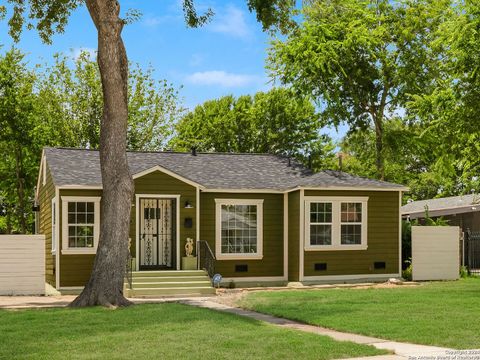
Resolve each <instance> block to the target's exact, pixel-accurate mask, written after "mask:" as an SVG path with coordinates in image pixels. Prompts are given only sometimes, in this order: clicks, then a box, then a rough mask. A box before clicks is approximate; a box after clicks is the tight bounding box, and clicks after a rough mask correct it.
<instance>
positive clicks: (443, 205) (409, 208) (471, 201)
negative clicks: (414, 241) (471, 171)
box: [401, 194, 480, 215]
mask: <svg viewBox="0 0 480 360" xmlns="http://www.w3.org/2000/svg"><path fill="white" fill-rule="evenodd" d="M474 205H480V194H468V195H460V196H450V197H445V198H438V199H429V200H419V201H412V202H410V203H408V204H406V205H404V206H402V208H401V212H402V214H403V215H409V214H415V213H421V214H422V215H423V214H424V213H425V206H428V210H429V211H430V212H434V211H439V210H447V209H450V210H451V213H452V214H454V213H456V209H462V208H466V207H472V206H474Z"/></svg>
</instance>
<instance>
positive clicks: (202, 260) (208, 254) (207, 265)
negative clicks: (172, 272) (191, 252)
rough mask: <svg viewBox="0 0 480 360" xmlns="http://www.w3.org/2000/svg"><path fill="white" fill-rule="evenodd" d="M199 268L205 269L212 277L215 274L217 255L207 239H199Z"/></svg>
mask: <svg viewBox="0 0 480 360" xmlns="http://www.w3.org/2000/svg"><path fill="white" fill-rule="evenodd" d="M197 261H198V264H197V265H198V269H199V270H205V271H206V272H207V273H208V276H210V278H212V277H213V275H214V274H215V261H216V258H215V255H214V254H213V251H212V249H211V248H210V245H209V244H208V242H206V241H205V240H199V241H197Z"/></svg>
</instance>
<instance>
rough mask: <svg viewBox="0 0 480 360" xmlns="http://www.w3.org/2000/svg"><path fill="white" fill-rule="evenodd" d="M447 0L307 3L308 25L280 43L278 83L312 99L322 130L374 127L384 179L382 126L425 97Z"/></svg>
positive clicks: (276, 45) (274, 59)
mask: <svg viewBox="0 0 480 360" xmlns="http://www.w3.org/2000/svg"><path fill="white" fill-rule="evenodd" d="M450 5H451V4H450V1H449V0H441V1H432V0H412V1H391V0H328V1H310V2H309V6H306V7H305V8H304V10H303V13H302V14H303V22H302V23H301V24H300V25H299V27H298V28H293V29H292V30H291V31H290V32H289V33H288V37H287V38H286V39H285V40H284V39H278V40H275V41H274V42H273V44H272V47H271V49H270V53H269V58H268V67H269V69H270V71H271V74H272V76H273V77H275V78H278V79H280V81H281V82H282V83H284V84H291V85H292V86H293V88H294V89H295V90H296V91H298V92H300V93H303V94H309V95H312V96H313V97H314V98H315V99H316V101H317V103H318V106H319V108H320V109H321V115H322V120H323V123H324V124H331V125H335V126H337V125H338V124H340V123H342V122H346V123H348V124H349V125H350V129H351V131H356V130H357V129H366V128H368V127H369V126H373V127H374V129H375V149H376V160H375V162H376V163H375V166H376V172H377V176H378V177H379V178H384V172H385V169H384V154H383V148H384V129H383V128H384V121H385V119H388V118H391V117H393V116H398V113H399V111H400V110H401V109H405V106H406V103H407V102H408V100H410V99H411V96H412V94H418V93H425V92H428V91H429V89H430V88H431V87H432V79H434V78H435V77H436V74H437V73H438V72H437V70H436V69H437V62H438V61H439V60H440V59H439V56H438V54H436V53H432V51H431V47H430V44H431V42H432V41H434V40H435V38H434V36H437V35H438V33H437V31H436V30H437V29H438V27H439V26H440V25H441V24H442V23H443V21H444V19H445V18H446V17H448V15H449V13H450V12H451V10H450Z"/></svg>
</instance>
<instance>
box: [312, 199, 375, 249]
mask: <svg viewBox="0 0 480 360" xmlns="http://www.w3.org/2000/svg"><path fill="white" fill-rule="evenodd" d="M367 204H368V197H352V198H350V197H348V198H347V197H328V198H327V197H305V249H306V250H365V249H366V248H367Z"/></svg>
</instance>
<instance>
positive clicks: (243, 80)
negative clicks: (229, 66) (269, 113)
mask: <svg viewBox="0 0 480 360" xmlns="http://www.w3.org/2000/svg"><path fill="white" fill-rule="evenodd" d="M186 80H187V81H188V82H189V83H191V84H194V85H219V86H222V87H243V86H247V85H251V84H254V83H258V82H259V81H261V78H259V77H258V76H254V75H247V74H233V73H228V72H226V71H220V70H212V71H201V72H195V73H193V74H191V75H188V76H187V77H186Z"/></svg>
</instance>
